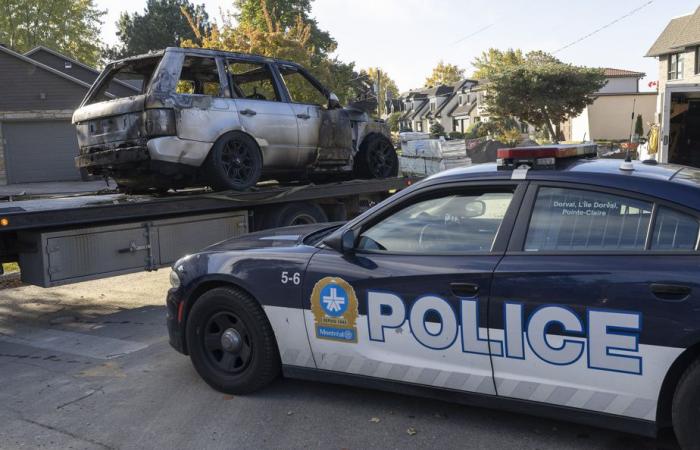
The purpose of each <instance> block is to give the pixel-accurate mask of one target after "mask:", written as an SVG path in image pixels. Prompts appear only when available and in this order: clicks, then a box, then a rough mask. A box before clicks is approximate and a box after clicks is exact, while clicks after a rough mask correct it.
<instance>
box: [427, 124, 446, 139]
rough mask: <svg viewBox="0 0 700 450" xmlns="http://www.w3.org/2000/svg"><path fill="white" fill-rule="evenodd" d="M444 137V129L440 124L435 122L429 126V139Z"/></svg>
mask: <svg viewBox="0 0 700 450" xmlns="http://www.w3.org/2000/svg"><path fill="white" fill-rule="evenodd" d="M444 135H445V127H443V126H442V124H440V122H435V123H433V124H432V125H430V137H433V138H436V137H440V136H444Z"/></svg>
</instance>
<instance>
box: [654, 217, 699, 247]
mask: <svg viewBox="0 0 700 450" xmlns="http://www.w3.org/2000/svg"><path fill="white" fill-rule="evenodd" d="M697 239H698V220H697V219H696V218H695V217H692V216H689V215H687V214H683V213H679V212H677V211H674V210H672V209H669V208H664V207H661V208H659V211H658V213H657V214H656V220H655V221H654V232H653V233H652V235H651V249H652V250H686V251H687V250H694V249H695V245H696V243H697Z"/></svg>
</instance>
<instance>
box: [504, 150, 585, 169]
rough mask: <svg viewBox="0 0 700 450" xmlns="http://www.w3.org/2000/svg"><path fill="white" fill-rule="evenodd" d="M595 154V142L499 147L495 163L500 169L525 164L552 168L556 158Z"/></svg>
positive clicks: (513, 167) (582, 156) (537, 167)
mask: <svg viewBox="0 0 700 450" xmlns="http://www.w3.org/2000/svg"><path fill="white" fill-rule="evenodd" d="M597 154H598V150H597V146H596V144H561V145H550V146H542V147H540V146H533V147H516V148H501V149H498V151H497V152H496V163H497V165H498V168H499V169H502V170H512V169H516V168H518V167H520V166H527V167H530V168H533V169H553V168H554V167H555V165H556V162H557V161H558V160H561V159H566V158H593V157H595V156H596V155H597Z"/></svg>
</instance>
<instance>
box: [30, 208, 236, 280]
mask: <svg viewBox="0 0 700 450" xmlns="http://www.w3.org/2000/svg"><path fill="white" fill-rule="evenodd" d="M247 232H248V214H247V212H245V211H236V212H234V213H224V214H208V215H201V216H194V217H186V218H175V219H162V220H155V221H151V222H136V223H127V224H121V225H110V226H104V227H94V228H79V229H73V230H63V231H51V232H43V233H34V232H26V233H20V235H19V239H20V241H21V242H22V247H23V249H24V250H25V251H23V252H21V253H20V256H19V262H20V267H21V268H22V272H21V274H22V281H24V282H25V283H30V284H35V285H38V286H43V287H51V286H59V285H63V284H70V283H76V282H80V281H86V280H93V279H97V278H106V277H110V276H114V275H121V274H126V273H133V272H139V271H142V270H155V269H157V268H159V267H163V266H166V265H169V264H172V263H173V262H175V261H177V259H178V258H180V257H181V256H184V255H186V254H188V253H192V252H195V251H197V250H201V249H202V248H204V247H207V246H209V245H211V244H214V243H216V242H219V241H222V240H224V239H228V238H232V237H235V236H240V235H242V234H245V233H247Z"/></svg>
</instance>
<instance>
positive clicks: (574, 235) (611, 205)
mask: <svg viewBox="0 0 700 450" xmlns="http://www.w3.org/2000/svg"><path fill="white" fill-rule="evenodd" d="M651 209H652V205H651V203H649V202H644V201H640V200H635V199H631V198H626V197H621V196H617V195H610V194H606V193H602V192H593V191H583V190H576V189H562V188H541V189H540V190H539V191H538V193H537V200H536V202H535V207H534V210H533V213H532V218H531V220H530V227H529V229H528V233H527V239H526V242H525V250H526V251H569V250H573V251H584V250H612V251H615V250H644V246H645V244H646V235H647V231H648V227H649V221H650V219H651Z"/></svg>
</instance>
